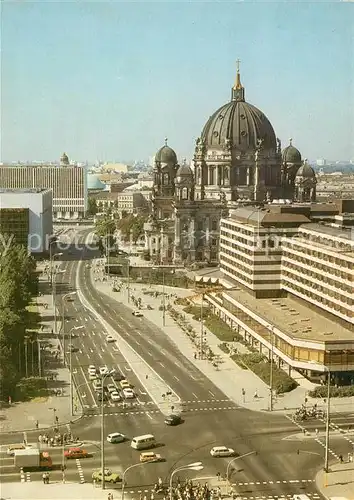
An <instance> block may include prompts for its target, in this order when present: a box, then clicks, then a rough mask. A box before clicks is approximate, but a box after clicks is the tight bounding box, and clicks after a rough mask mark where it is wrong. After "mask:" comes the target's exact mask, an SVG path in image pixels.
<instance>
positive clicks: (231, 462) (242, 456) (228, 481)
mask: <svg viewBox="0 0 354 500" xmlns="http://www.w3.org/2000/svg"><path fill="white" fill-rule="evenodd" d="M256 453H257V452H256V451H249V452H248V453H244V454H243V455H240V456H239V457H235V458H233V459H232V460H230V461H229V463H228V464H227V468H226V483H227V487H228V488H230V477H229V476H230V467H231V465H232V464H233V463H234V462H236V460H239V459H240V458H245V457H248V456H249V455H255V454H256Z"/></svg>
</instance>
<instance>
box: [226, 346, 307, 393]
mask: <svg viewBox="0 0 354 500" xmlns="http://www.w3.org/2000/svg"><path fill="white" fill-rule="evenodd" d="M232 359H233V360H234V361H235V362H236V363H237V364H238V365H239V366H241V367H242V365H244V366H246V367H247V368H249V369H250V370H252V371H253V373H255V374H256V375H257V377H259V378H260V379H261V380H263V382H265V383H266V384H267V385H269V381H270V370H271V367H270V363H269V362H268V360H267V359H266V358H265V357H264V356H262V355H261V354H259V353H250V354H236V355H234V356H232ZM297 386H298V384H297V382H296V381H295V380H294V379H292V378H291V377H289V375H287V374H286V373H285V372H284V371H283V370H280V369H279V368H278V367H277V366H274V365H273V389H274V390H276V391H277V393H278V394H282V393H284V392H290V391H292V390H293V389H295V388H296V387H297Z"/></svg>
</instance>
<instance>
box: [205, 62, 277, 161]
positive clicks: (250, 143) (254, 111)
mask: <svg viewBox="0 0 354 500" xmlns="http://www.w3.org/2000/svg"><path fill="white" fill-rule="evenodd" d="M201 138H202V140H203V141H204V143H205V146H206V147H207V148H216V149H220V148H222V149H223V148H224V147H225V144H226V143H229V144H230V146H231V147H232V149H235V150H236V151H240V152H242V153H244V152H247V151H254V150H255V149H256V148H257V143H258V140H260V139H262V140H263V149H264V150H265V151H267V150H268V151H274V152H275V151H276V150H277V143H276V136H275V133H274V130H273V127H272V125H271V123H270V121H269V120H268V118H267V117H266V116H265V115H264V114H263V113H262V111H260V110H259V109H258V108H256V107H255V106H253V105H252V104H249V103H247V102H246V101H245V99H244V88H243V87H242V85H241V82H240V73H239V71H238V72H237V79H236V83H235V86H234V87H233V89H232V100H231V102H228V103H227V104H224V105H223V106H221V108H219V109H218V110H217V111H215V113H214V114H213V115H212V116H211V117H210V118H209V120H208V121H207V123H206V124H205V126H204V129H203V132H202V136H201Z"/></svg>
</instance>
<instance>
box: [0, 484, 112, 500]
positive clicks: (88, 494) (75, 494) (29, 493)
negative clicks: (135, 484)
mask: <svg viewBox="0 0 354 500" xmlns="http://www.w3.org/2000/svg"><path fill="white" fill-rule="evenodd" d="M0 493H1V499H2V500H48V499H51V500H79V499H80V498H84V499H85V500H107V497H108V493H113V499H114V500H118V499H119V498H120V497H121V491H120V489H118V490H114V489H113V490H110V489H109V486H108V488H107V486H106V489H105V490H102V489H101V488H99V487H94V486H93V485H92V484H90V483H84V484H80V483H69V482H67V483H65V484H63V483H62V482H58V483H49V484H46V485H44V484H42V483H41V482H25V483H20V482H14V483H2V484H1V486H0Z"/></svg>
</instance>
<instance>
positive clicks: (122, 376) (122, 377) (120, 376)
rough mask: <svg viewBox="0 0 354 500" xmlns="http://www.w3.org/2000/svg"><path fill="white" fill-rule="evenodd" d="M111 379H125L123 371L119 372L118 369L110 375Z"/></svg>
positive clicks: (118, 380)
mask: <svg viewBox="0 0 354 500" xmlns="http://www.w3.org/2000/svg"><path fill="white" fill-rule="evenodd" d="M112 379H113V380H114V381H115V382H120V381H121V380H124V379H125V376H124V375H123V373H121V372H120V371H118V370H117V371H116V372H115V373H114V374H113V375H112Z"/></svg>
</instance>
